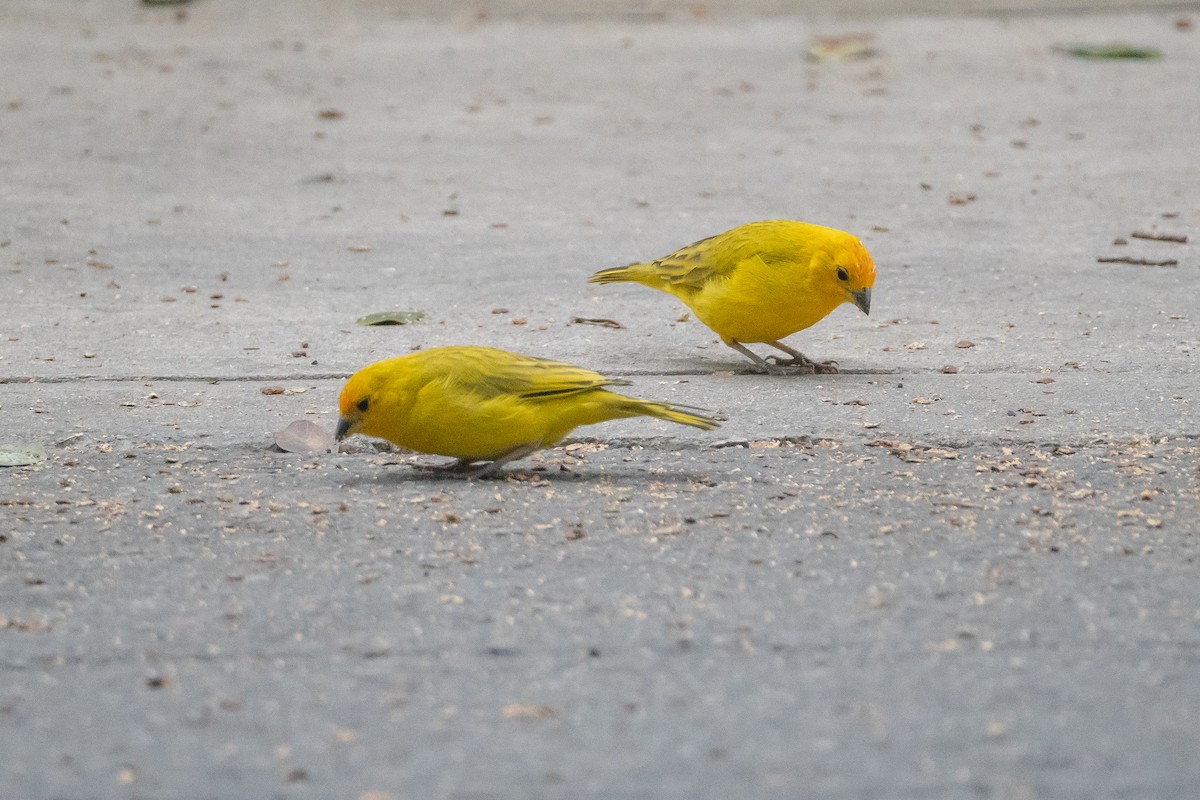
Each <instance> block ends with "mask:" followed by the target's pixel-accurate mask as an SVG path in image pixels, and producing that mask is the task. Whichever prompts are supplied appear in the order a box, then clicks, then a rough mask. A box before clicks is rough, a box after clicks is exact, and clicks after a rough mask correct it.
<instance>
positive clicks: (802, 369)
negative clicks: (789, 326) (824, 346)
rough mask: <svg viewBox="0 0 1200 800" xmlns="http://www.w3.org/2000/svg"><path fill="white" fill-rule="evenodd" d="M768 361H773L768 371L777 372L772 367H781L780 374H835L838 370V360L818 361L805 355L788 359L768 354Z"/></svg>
mask: <svg viewBox="0 0 1200 800" xmlns="http://www.w3.org/2000/svg"><path fill="white" fill-rule="evenodd" d="M767 361H770V362H771V366H769V367H767V371H768V372H775V371H776V370H775V369H772V367H775V368H779V369H778V373H777V374H780V375H835V374H837V372H838V363H837V362H836V361H822V362H820V363H818V362H816V361H813V360H812V359H810V358H805V357H803V356H801V357H799V358H795V357H793V358H787V359H785V358H782V357H780V356H767Z"/></svg>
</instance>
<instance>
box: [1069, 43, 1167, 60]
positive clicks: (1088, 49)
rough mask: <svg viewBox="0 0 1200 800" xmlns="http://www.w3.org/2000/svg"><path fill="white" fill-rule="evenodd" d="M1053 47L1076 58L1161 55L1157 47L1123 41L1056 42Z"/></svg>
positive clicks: (1152, 57) (1146, 57)
mask: <svg viewBox="0 0 1200 800" xmlns="http://www.w3.org/2000/svg"><path fill="white" fill-rule="evenodd" d="M1054 49H1055V50H1057V51H1058V52H1060V53H1066V54H1067V55H1069V56H1075V57H1076V58H1117V59H1124V58H1135V59H1143V60H1152V59H1157V58H1162V57H1163V54H1162V51H1161V50H1159V49H1158V48H1157V47H1141V46H1138V45H1132V44H1125V43H1124V42H1110V43H1108V44H1056V45H1054Z"/></svg>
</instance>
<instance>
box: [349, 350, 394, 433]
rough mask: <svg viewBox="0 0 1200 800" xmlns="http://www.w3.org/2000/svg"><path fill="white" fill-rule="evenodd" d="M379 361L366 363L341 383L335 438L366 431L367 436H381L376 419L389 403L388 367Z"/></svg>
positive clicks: (382, 413)
mask: <svg viewBox="0 0 1200 800" xmlns="http://www.w3.org/2000/svg"><path fill="white" fill-rule="evenodd" d="M385 363H386V362H382V361H381V362H378V363H376V364H371V365H370V366H367V367H363V368H362V369H360V370H359V371H358V372H356V373H354V374H353V375H351V376H350V380H348V381H346V385H345V386H343V387H342V394H341V397H339V398H338V414H339V415H340V417H339V419H338V426H337V434H336V437H335V438H336V439H337V440H338V441H339V442H340V441H341V440H342V439H345V438H346V437H347V436H353V435H354V434H356V433H363V434H366V435H367V436H378V435H379V434H378V433H377V432H376V427H377V422H378V420H379V419H380V418H381V415H385V413H384V410H383V409H382V408H381V407H382V406H383V405H386V404H387V402H388V400H389V399H390V398H389V397H387V396H385V395H387V394H388V393H387V392H385V391H384V388H385V387H384V385H385V384H386V382H387V377H388V374H389V373H388V371H387V370H386V369H383V368H381V366H380V365H382V364H385Z"/></svg>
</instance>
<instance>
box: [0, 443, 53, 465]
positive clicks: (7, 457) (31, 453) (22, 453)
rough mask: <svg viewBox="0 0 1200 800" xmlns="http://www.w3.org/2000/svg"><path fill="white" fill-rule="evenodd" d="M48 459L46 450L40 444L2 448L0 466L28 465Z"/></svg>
mask: <svg viewBox="0 0 1200 800" xmlns="http://www.w3.org/2000/svg"><path fill="white" fill-rule="evenodd" d="M45 460H46V451H45V450H44V449H43V448H42V446H41V445H40V444H27V445H25V446H24V447H14V448H12V449H5V450H0V467H28V466H30V465H31V464H40V463H42V462H43V461H45Z"/></svg>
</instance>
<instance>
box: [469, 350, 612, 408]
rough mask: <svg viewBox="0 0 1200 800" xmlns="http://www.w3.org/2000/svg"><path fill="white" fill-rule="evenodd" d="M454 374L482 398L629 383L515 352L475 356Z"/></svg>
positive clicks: (528, 397) (567, 391)
mask: <svg viewBox="0 0 1200 800" xmlns="http://www.w3.org/2000/svg"><path fill="white" fill-rule="evenodd" d="M455 375H456V381H457V383H458V384H459V385H460V386H462V387H463V388H466V389H469V390H471V391H472V392H474V393H475V394H477V395H479V396H480V397H483V398H491V397H499V396H511V397H519V398H521V399H525V400H536V399H538V398H547V397H564V396H567V395H572V394H580V393H582V392H590V391H593V390H595V389H599V388H601V387H603V386H617V385H625V384H627V383H628V381H621V380H615V379H613V378H606V377H604V376H603V375H601V374H599V373H597V372H592V371H591V370H589V369H584V368H583V367H576V366H574V365H572V364H564V363H562V362H560V361H549V360H547V359H543V358H534V357H532V356H521V355H516V354H513V353H502V354H499V353H498V354H496V355H494V356H487V357H482V358H472V359H471V360H470V361H469V362H467V363H464V364H463V365H462V368H461V369H460V370H457V371H456V373H455Z"/></svg>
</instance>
